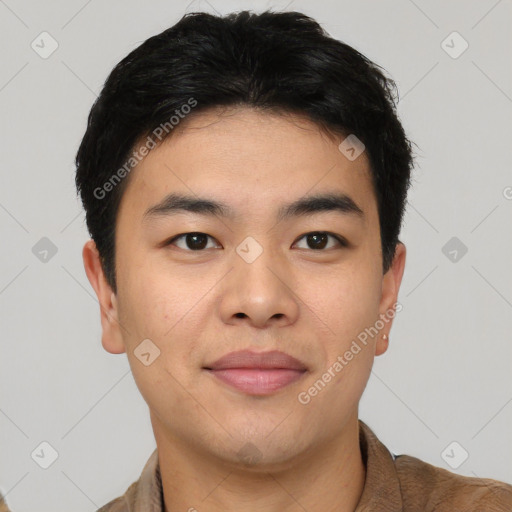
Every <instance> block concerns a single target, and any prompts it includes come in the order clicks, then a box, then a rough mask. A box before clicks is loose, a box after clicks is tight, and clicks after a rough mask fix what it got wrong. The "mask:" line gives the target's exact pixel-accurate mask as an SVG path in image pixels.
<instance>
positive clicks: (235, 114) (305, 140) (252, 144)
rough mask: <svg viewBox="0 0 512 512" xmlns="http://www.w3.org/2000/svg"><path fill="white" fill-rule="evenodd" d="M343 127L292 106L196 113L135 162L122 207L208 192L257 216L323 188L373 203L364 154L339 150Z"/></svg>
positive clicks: (141, 208)
mask: <svg viewBox="0 0 512 512" xmlns="http://www.w3.org/2000/svg"><path fill="white" fill-rule="evenodd" d="M344 139H345V136H344V135H338V134H335V133H333V132H326V131H324V130H323V129H322V128H320V127H319V126H318V125H317V124H316V123H314V122H312V121H310V120H308V119H306V118H305V117H302V116H298V115H295V114H290V113H275V112H272V113H269V112H262V111H258V110H256V109H252V108H228V109H219V108H217V109H211V110H208V111H204V112H200V113H194V114H193V115H191V116H189V117H188V118H185V119H184V120H182V121H181V122H180V124H179V125H178V126H176V127H175V128H174V129H173V132H172V134H171V135H170V136H169V137H167V138H166V139H165V140H164V141H163V142H162V143H161V144H160V145H159V146H157V147H156V148H155V149H153V150H151V152H150V153H149V154H148V155H147V156H146V157H144V159H143V160H142V161H141V162H140V163H139V164H138V165H137V166H136V167H135V168H134V170H133V171H132V173H133V174H132V175H131V176H130V180H129V183H128V184H127V188H126V190H125V193H124V195H123V199H122V203H121V209H125V210H126V209H129V210H137V211H138V216H139V217H141V216H143V215H144V213H145V212H146V211H147V208H148V207H151V206H153V205H155V204H157V203H158V202H160V201H161V200H162V199H163V198H164V197H165V196H166V195H168V194H171V193H173V192H180V193H182V194H185V193H186V194H187V195H195V196H198V197H210V198H211V199H213V200H216V201H217V202H222V203H225V204H229V206H230V207H231V208H230V209H231V210H232V211H233V212H234V213H235V214H236V213H237V212H246V213H249V211H250V210H252V211H253V212H254V213H257V214H258V215H259V216H262V215H264V214H265V213H269V214H270V208H269V207H272V208H274V207H275V211H276V213H277V212H278V211H281V212H282V208H280V206H281V205H282V204H283V203H290V199H293V198H299V197H303V196H306V195H312V194H320V193H328V192H335V193H343V194H347V195H349V196H350V197H351V198H352V199H353V200H354V201H355V202H356V203H357V204H358V205H359V206H360V207H361V208H362V209H363V210H364V211H365V214H366V213H367V212H368V214H370V215H371V214H372V211H373V212H375V211H376V205H375V196H374V193H373V186H372V180H371V175H370V168H369V161H368V158H367V157H366V154H365V153H364V152H363V153H362V154H361V155H360V156H359V157H357V158H356V159H355V160H349V159H348V158H347V157H346V156H345V154H344V153H343V152H342V151H340V150H339V148H338V146H339V144H340V142H342V141H343V140H344Z"/></svg>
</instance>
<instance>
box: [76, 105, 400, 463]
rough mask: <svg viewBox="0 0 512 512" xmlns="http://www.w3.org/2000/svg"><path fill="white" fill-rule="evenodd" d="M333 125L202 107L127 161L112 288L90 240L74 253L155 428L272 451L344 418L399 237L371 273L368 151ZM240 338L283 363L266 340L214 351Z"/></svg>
mask: <svg viewBox="0 0 512 512" xmlns="http://www.w3.org/2000/svg"><path fill="white" fill-rule="evenodd" d="M342 140H343V137H339V138H338V139H335V138H333V137H332V136H328V135H327V134H325V133H324V132H322V131H321V130H320V129H319V128H318V127H317V125H315V124H313V123H311V122H309V121H307V120H305V119H302V118H299V117H296V116H291V115H288V116H284V115H277V114H272V115H271V114H268V113H259V112H257V111H255V110H252V109H232V110H228V111H224V112H221V111H218V110H217V111H214V110H211V111H208V112H207V113H202V114H200V115H196V116H195V117H192V116H191V117H190V118H189V119H187V120H186V121H185V122H182V126H180V127H179V131H176V133H173V134H172V137H170V138H168V139H167V140H166V141H165V142H164V143H163V144H162V145H160V146H159V147H157V148H155V149H153V150H152V151H151V152H150V153H149V154H148V155H147V156H146V157H145V159H144V160H143V161H142V162H141V163H139V164H138V166H137V167H136V168H135V170H134V171H132V175H131V176H130V181H129V183H128V184H127V187H126V190H125V192H124V195H123V198H122V201H121V204H120V209H119V212H118V220H117V225H116V267H117V269H116V276H117V286H118V289H117V295H114V294H112V292H111V290H110V288H109V287H108V285H107V284H106V282H105V280H104V276H103V274H102V272H101V267H100V266H99V263H98V260H97V253H95V251H94V247H93V243H92V242H89V243H88V245H86V248H85V249H84V260H85V265H86V270H87V273H88V276H89V279H90V280H91V283H92V284H93V286H94V287H95V289H96V291H97V293H98V297H99V298H100V301H101V304H102V306H103V308H102V311H103V313H102V325H103V339H102V341H103V345H104V347H105V349H106V350H108V351H109V352H112V353H122V352H126V354H127V356H128V359H129V363H130V366H131V369H132V372H133V375H134V378H135V381H136V383H137V386H138V387H139V389H140V392H141V393H142V395H143V397H144V399H145V400H146V402H147V404H148V406H149V408H150V412H151V418H152V422H153V428H154V429H155V435H156V436H157V437H158V436H159V437H160V438H164V437H165V439H167V440H168V441H169V442H171V443H177V444H180V445H181V446H187V447H190V449H193V450H195V451H196V452H200V453H201V454H203V455H204V456H206V455H208V456H210V457H217V458H220V459H223V460H225V461H230V462H231V463H236V462H237V461H240V458H241V456H243V455H244V450H246V449H247V446H249V445H248V444H247V443H251V444H250V446H251V447H252V448H251V449H253V450H255V451H257V453H258V458H259V460H260V462H262V463H266V464H269V465H275V466H276V465H286V463H287V461H291V460H293V459H294V458H297V457H300V456H301V455H302V454H305V453H308V452H309V451H311V450H312V449H314V448H315V447H317V446H319V445H321V444H322V443H324V444H325V443H328V442H331V441H334V440H335V439H336V438H337V436H340V435H341V434H342V432H343V429H344V428H346V426H347V424H348V423H349V422H351V421H357V405H358V402H359V399H360V397H361V395H362V393H363V390H364V388H365V386H366V383H367V380H368V377H369V374H370V371H371V367H372V364H373V359H374V356H375V355H376V354H377V355H378V354H380V353H382V352H384V351H385V349H386V345H385V342H384V341H382V334H384V333H385V334H389V330H390V327H391V318H392V316H393V315H392V314H388V312H389V311H392V308H393V305H394V304H395V302H396V300H397V294H398V288H399V285H400V281H401V277H402V272H403V267H404V260H405V251H404V247H403V245H401V244H399V246H398V250H397V253H396V256H395V260H394V262H393V266H392V268H391V269H390V270H389V271H388V272H387V273H386V274H385V275H383V273H382V254H381V241H380V231H379V219H378V213H377V204H376V199H375V194H374V191H373V188H372V183H371V178H370V173H369V164H368V159H367V157H366V155H365V153H364V152H363V153H362V154H361V155H360V156H359V157H357V158H356V159H355V160H351V159H348V158H347V157H346V156H345V154H343V153H342V152H341V151H340V150H339V149H338V145H339V143H340V142H341V141H342ZM170 194H174V195H175V197H174V200H173V201H170V200H168V199H169V195H170ZM177 195H180V196H186V197H188V198H189V199H191V200H192V202H191V201H188V202H186V201H182V202H178V201H176V196H177ZM326 195H329V196H330V199H331V200H330V201H326V200H325V199H324V200H323V201H322V200H319V201H316V202H315V201H311V199H312V198H313V197H315V198H318V197H319V196H326ZM166 198H167V201H166ZM333 198H334V199H333ZM198 199H201V200H204V201H208V202H212V203H219V204H221V206H222V208H221V207H215V206H214V205H207V204H206V203H202V207H201V204H199V206H198V204H197V203H196V204H195V205H194V204H193V201H194V200H198ZM308 201H309V202H308ZM294 203H298V205H297V204H296V205H295V206H296V208H291V207H289V206H290V205H292V204H294ZM205 204H206V206H205ZM178 206H180V208H178ZM287 207H288V208H287ZM187 233H192V234H189V235H187ZM384 315H387V317H386V319H387V320H386V322H382V321H381V322H378V321H379V319H382V318H383V316H384ZM376 323H377V325H378V326H381V324H382V323H384V324H385V325H384V327H381V328H380V329H379V333H378V334H377V335H373V336H368V335H367V336H366V338H367V339H366V341H365V342H364V343H363V342H362V339H363V338H364V335H363V336H361V333H363V332H364V331H365V329H367V328H370V327H372V326H375V325H376ZM144 340H151V341H144ZM354 342H355V343H356V345H354ZM141 343H143V344H142V345H141ZM356 346H358V347H359V350H357V348H356ZM241 350H244V351H245V350H246V351H250V352H251V353H252V354H253V355H254V354H256V355H258V354H259V355H261V353H264V352H268V351H280V352H282V353H284V354H287V355H289V356H291V357H292V358H294V364H291V363H290V361H289V360H287V359H286V357H282V356H281V358H280V357H279V356H275V354H274V356H272V357H267V358H263V362H262V360H259V359H256V360H255V359H251V360H250V361H252V366H251V364H249V363H247V361H246V360H244V359H242V358H241V356H236V355H235V356H234V357H233V358H232V360H231V366H230V365H229V364H228V365H227V366H230V368H227V366H226V364H225V365H222V364H221V363H219V364H216V362H217V361H218V360H219V359H220V358H221V357H223V356H226V355H227V354H230V353H233V352H237V351H241ZM348 352H350V353H351V354H352V357H350V355H349V354H348ZM237 361H238V364H237ZM240 361H242V362H243V364H242V363H240ZM250 361H249V362H250ZM255 361H256V362H255ZM336 362H337V363H338V364H337V365H336ZM265 364H266V365H267V367H265V368H264V366H265ZM258 365H259V366H258ZM242 366H243V367H244V368H241V367H242ZM269 366H270V367H272V366H273V368H269ZM340 367H341V368H340ZM319 381H320V383H319ZM315 390H316V391H315ZM254 446H256V447H257V448H254ZM245 455H246V454H245Z"/></svg>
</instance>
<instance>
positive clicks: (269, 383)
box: [205, 350, 307, 395]
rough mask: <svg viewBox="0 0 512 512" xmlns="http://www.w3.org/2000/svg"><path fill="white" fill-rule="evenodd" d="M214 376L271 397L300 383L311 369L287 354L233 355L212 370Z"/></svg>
mask: <svg viewBox="0 0 512 512" xmlns="http://www.w3.org/2000/svg"><path fill="white" fill-rule="evenodd" d="M205 369H206V370H208V371H209V372H210V373H211V374H212V375H214V376H215V377H216V378H218V379H219V380H221V381H223V382H225V383H226V384H228V385H230V386H232V387H234V388H237V389H238V390H240V391H243V392H245V393H248V394H251V395H267V394H270V393H272V392H274V391H277V390H278V389H281V388H283V387H285V386H287V385H288V384H291V383H292V382H294V381H296V380H298V379H300V378H301V377H302V375H303V374H304V373H305V372H306V371H307V368H306V366H305V365H304V364H302V363H301V362H300V361H298V360H297V359H295V358H294V357H292V356H289V355H288V354H285V353H284V352H279V351H277V350H273V351H270V352H251V351H249V350H242V351H239V352H231V353H229V354H227V355H225V356H223V357H221V358H220V359H218V360H217V361H215V362H214V363H213V364H211V365H210V366H208V367H205Z"/></svg>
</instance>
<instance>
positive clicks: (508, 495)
mask: <svg viewBox="0 0 512 512" xmlns="http://www.w3.org/2000/svg"><path fill="white" fill-rule="evenodd" d="M359 443H360V447H361V453H362V457H363V462H364V464H365V467H366V480H365V483H364V488H363V492H362V494H361V498H360V500H359V503H358V505H357V507H356V510H355V512H512V486H511V485H508V484H506V483H503V482H498V481H496V480H491V479H487V478H473V477H465V476H459V475H457V474H455V473H451V472H450V471H446V470H445V469H441V468H438V467H436V466H432V465H430V464H427V463H426V462H423V461H421V460H419V459H417V458H415V457H410V456H409V455H393V454H392V453H391V452H390V451H389V450H388V449H387V448H386V447H385V446H384V445H383V444H382V443H381V442H380V441H379V440H378V439H377V437H376V436H375V434H374V433H373V432H372V431H371V430H370V428H369V427H368V426H367V425H366V424H365V423H363V422H362V421H361V420H359ZM4 506H5V505H4ZM0 512H9V510H8V509H7V507H6V506H5V508H3V507H2V501H1V498H0ZM98 512H164V508H163V495H162V482H161V479H160V468H159V465H158V452H157V450H155V451H154V452H153V453H152V454H151V456H150V457H149V460H148V461H147V463H146V465H145V466H144V469H143V470H142V473H141V475H140V478H139V479H138V480H137V481H136V482H134V483H133V484H132V485H130V487H128V489H127V490H126V492H125V493H124V495H123V496H121V497H119V498H116V499H114V500H112V501H111V502H109V503H108V504H107V505H105V506H103V507H102V508H100V509H99V510H98Z"/></svg>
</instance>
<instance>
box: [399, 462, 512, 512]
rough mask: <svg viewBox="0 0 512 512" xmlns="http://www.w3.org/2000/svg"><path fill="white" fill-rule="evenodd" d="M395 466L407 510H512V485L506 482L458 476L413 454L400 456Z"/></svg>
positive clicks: (481, 511) (468, 511)
mask: <svg viewBox="0 0 512 512" xmlns="http://www.w3.org/2000/svg"><path fill="white" fill-rule="evenodd" d="M395 467H396V471H397V475H398V479H399V481H400V488H401V491H402V497H403V503H404V511H408V510H424V511H432V512H434V511H435V512H448V511H449V512H459V511H460V512H510V511H512V486H511V485H509V484H506V483H504V482H500V481H497V480H492V479H490V478H478V477H468V476H462V475H458V474H456V473H452V472H450V471H447V470H446V469H443V468H439V467H437V466H433V465H432V464H428V463H427V462H424V461H422V460H420V459H417V458H416V457H412V456H409V455H397V456H396V458H395Z"/></svg>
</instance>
